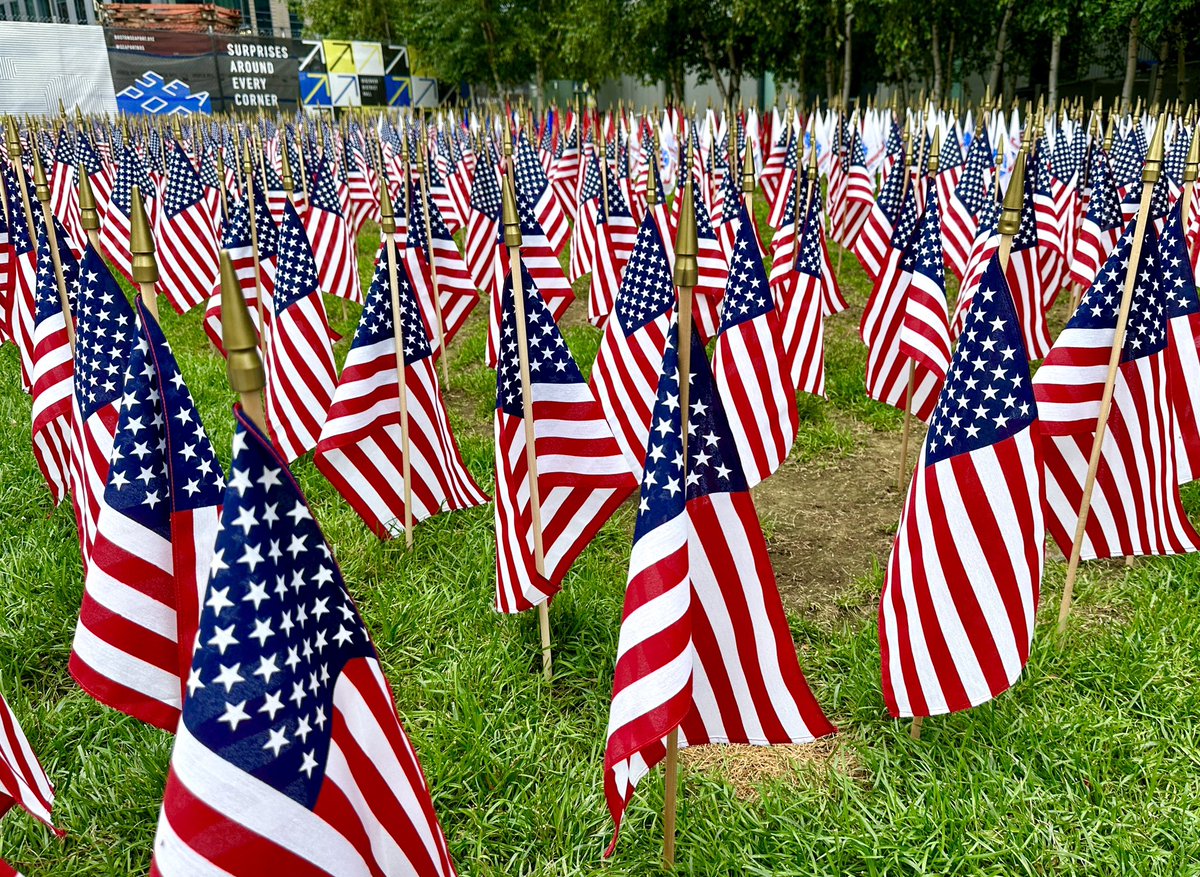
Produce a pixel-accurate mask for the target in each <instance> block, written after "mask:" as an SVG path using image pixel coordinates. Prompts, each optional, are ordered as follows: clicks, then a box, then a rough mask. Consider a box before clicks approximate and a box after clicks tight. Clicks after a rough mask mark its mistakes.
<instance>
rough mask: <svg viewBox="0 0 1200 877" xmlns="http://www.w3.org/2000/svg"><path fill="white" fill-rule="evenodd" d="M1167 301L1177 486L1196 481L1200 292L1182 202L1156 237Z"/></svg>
mask: <svg viewBox="0 0 1200 877" xmlns="http://www.w3.org/2000/svg"><path fill="white" fill-rule="evenodd" d="M1158 264H1159V265H1160V266H1161V268H1162V281H1161V282H1162V290H1163V296H1164V297H1165V298H1166V303H1167V319H1168V321H1169V322H1168V326H1169V331H1170V334H1171V337H1170V340H1169V341H1168V343H1167V369H1168V373H1169V374H1170V385H1171V408H1172V410H1173V414H1174V418H1175V467H1176V470H1177V475H1178V480H1179V483H1180V484H1187V483H1189V482H1191V481H1195V480H1196V479H1197V478H1200V401H1196V400H1198V399H1200V348H1198V346H1197V345H1198V344H1200V294H1198V293H1197V289H1196V275H1195V273H1194V272H1193V270H1192V266H1191V263H1190V262H1189V261H1188V252H1187V244H1186V241H1185V240H1184V234H1183V203H1182V201H1176V202H1175V206H1174V207H1172V208H1171V212H1170V213H1169V214H1168V215H1167V220H1166V223H1165V224H1164V225H1163V230H1162V234H1161V235H1160V236H1159V239H1158Z"/></svg>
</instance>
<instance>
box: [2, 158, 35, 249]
mask: <svg viewBox="0 0 1200 877" xmlns="http://www.w3.org/2000/svg"><path fill="white" fill-rule="evenodd" d="M4 187H5V189H6V190H7V191H6V193H5V194H6V195H7V196H8V242H9V243H10V244H12V248H13V252H14V254H15V255H17V256H24V255H26V254H28V253H32V252H33V245H34V240H33V237H32V236H31V235H30V228H29V223H28V222H27V221H26V220H25V206H24V204H23V203H22V202H21V181H20V180H18V179H17V174H16V171H14V170H13V169H12V167H11V166H9V165H7V164H6V165H4ZM34 201H35V195H34V193H33V192H32V191H30V192H29V204H30V207H32V206H33V204H34ZM40 212H41V211H35V213H34V222H35V223H38V219H37V213H40ZM39 224H40V223H39Z"/></svg>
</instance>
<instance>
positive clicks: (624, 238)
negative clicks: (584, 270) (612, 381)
mask: <svg viewBox="0 0 1200 877" xmlns="http://www.w3.org/2000/svg"><path fill="white" fill-rule="evenodd" d="M617 182H618V181H617V180H614V179H613V178H612V177H611V176H610V177H609V180H608V187H607V195H608V199H607V203H606V204H605V210H604V211H603V212H602V213H601V215H600V221H599V223H598V225H597V226H596V237H597V245H596V264H595V265H594V266H593V267H592V282H591V285H590V286H589V287H588V322H590V323H591V324H592V325H593V326H596V327H598V328H602V327H603V326H604V324H605V322H606V321H607V320H608V315H609V314H611V313H612V309H613V307H614V306H615V305H616V301H617V290H618V289H620V288H621V278H622V277H624V276H625V266H626V265H628V264H629V257H630V256H631V255H632V254H633V245H634V242H635V241H636V240H637V233H638V224H637V222H636V221H634V218H633V214H632V212H631V211H630V209H629V204H628V203H627V202H626V200H625V195H624V193H623V192H622V191H621V187H620V186H619V185H618V184H617Z"/></svg>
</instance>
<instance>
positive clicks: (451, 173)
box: [446, 128, 472, 227]
mask: <svg viewBox="0 0 1200 877" xmlns="http://www.w3.org/2000/svg"><path fill="white" fill-rule="evenodd" d="M462 136H463V132H462V130H461V129H460V128H451V131H450V136H449V137H448V138H447V140H448V143H447V154H446V159H447V164H446V185H447V186H448V187H449V188H450V196H451V197H452V198H453V199H454V208H455V210H456V211H457V212H458V217H459V225H460V227H461V226H463V225H465V224H466V220H467V216H468V215H469V212H470V207H471V177H472V174H471V170H470V168H469V167H468V166H467V161H466V158H465V157H464V155H463V150H462V144H461V143H460V142H459V138H460V137H462Z"/></svg>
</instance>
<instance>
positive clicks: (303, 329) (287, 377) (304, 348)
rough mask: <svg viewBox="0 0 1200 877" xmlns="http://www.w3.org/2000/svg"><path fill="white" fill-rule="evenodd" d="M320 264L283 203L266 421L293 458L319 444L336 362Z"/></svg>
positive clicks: (296, 218)
mask: <svg viewBox="0 0 1200 877" xmlns="http://www.w3.org/2000/svg"><path fill="white" fill-rule="evenodd" d="M317 273H318V272H317V265H316V262H315V260H314V259H313V254H312V250H311V249H310V248H309V245H308V238H307V236H306V235H305V234H304V226H303V225H301V223H300V217H299V216H298V215H297V214H296V208H295V207H293V206H292V204H291V202H290V201H289V202H287V203H286V204H284V206H283V225H282V227H281V228H280V229H279V266H278V270H277V273H276V276H275V291H274V298H273V300H272V309H271V316H270V318H269V320H270V322H269V325H270V328H271V331H270V334H269V336H268V339H269V343H268V345H267V393H266V397H267V423H268V424H269V425H270V428H271V434H272V435H273V436H274V437H275V443H276V447H278V448H279V451H280V453H282V454H283V455H284V457H286V458H287V459H288V460H289V461H290V460H295V459H296V458H297V457H299V456H300V455H302V454H304V453H305V452H306V451H309V450H312V449H313V448H314V447H316V445H317V438H318V437H319V436H320V435H321V425H322V424H323V423H324V422H325V416H326V414H327V413H328V412H329V406H330V405H331V404H332V403H333V391H334V389H335V387H336V386H337V366H336V365H335V364H334V361H333V348H332V346H331V343H330V335H331V333H330V329H329V319H328V318H327V317H326V315H325V303H324V302H323V301H322V299H321V290H320V287H319V286H318V285H317Z"/></svg>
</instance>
